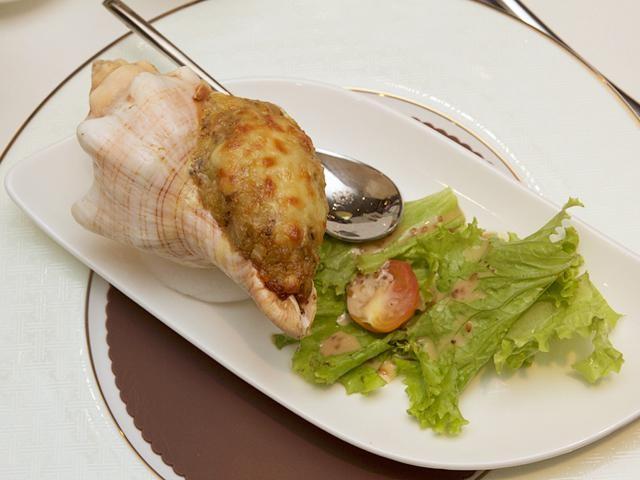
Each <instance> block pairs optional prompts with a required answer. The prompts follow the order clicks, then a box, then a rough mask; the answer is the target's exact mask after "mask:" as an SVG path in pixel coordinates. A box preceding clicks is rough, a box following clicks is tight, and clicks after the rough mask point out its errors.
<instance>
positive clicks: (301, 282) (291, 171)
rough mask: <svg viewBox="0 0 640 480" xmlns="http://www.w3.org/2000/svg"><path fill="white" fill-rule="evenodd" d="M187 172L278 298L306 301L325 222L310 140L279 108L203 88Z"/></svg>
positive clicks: (319, 169)
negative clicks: (198, 128)
mask: <svg viewBox="0 0 640 480" xmlns="http://www.w3.org/2000/svg"><path fill="white" fill-rule="evenodd" d="M195 99H196V100H197V101H198V103H199V105H200V132H199V138H198V146H197V148H196V150H195V152H194V155H193V161H192V168H191V173H192V177H193V179H194V181H195V183H196V185H197V186H198V190H199V194H200V198H201V200H202V202H203V204H204V206H205V208H207V209H208V210H210V211H211V213H212V215H213V217H214V218H215V219H216V221H217V222H218V223H219V224H220V226H221V227H222V228H223V229H224V230H225V232H226V233H227V235H228V236H229V238H230V240H231V242H232V243H233V244H234V245H235V246H236V247H237V248H238V249H239V250H240V251H241V252H242V254H243V255H244V256H245V257H246V258H247V259H249V260H250V261H251V262H253V264H254V265H255V266H256V268H257V270H258V272H259V274H260V276H261V278H262V280H263V281H264V283H265V285H266V286H267V288H269V289H270V290H272V291H273V292H275V293H276V294H278V295H279V296H280V297H281V298H285V297H287V296H289V295H295V296H296V298H297V299H298V300H302V301H304V300H306V299H307V298H308V296H309V294H310V293H311V290H312V287H313V276H314V274H315V270H316V267H317V265H318V249H319V247H320V244H321V242H322V237H323V235H324V231H325V227H326V218H327V209H328V207H327V202H326V197H325V194H324V186H325V183H324V175H323V169H322V165H321V164H320V161H319V160H318V159H317V157H316V156H315V150H314V147H313V143H312V142H311V139H310V138H309V137H308V136H307V135H306V134H305V133H304V131H302V129H301V128H300V127H299V126H298V124H297V123H296V122H295V121H294V120H293V119H291V118H290V117H289V116H288V115H287V114H286V113H285V112H283V111H282V110H281V109H280V108H279V107H277V106H276V105H273V104H271V103H267V102H260V101H256V100H248V99H244V98H239V97H233V96H228V95H224V94H219V93H213V92H211V91H210V90H209V89H208V87H205V86H204V85H203V86H201V87H200V88H198V90H197V92H196V95H195Z"/></svg>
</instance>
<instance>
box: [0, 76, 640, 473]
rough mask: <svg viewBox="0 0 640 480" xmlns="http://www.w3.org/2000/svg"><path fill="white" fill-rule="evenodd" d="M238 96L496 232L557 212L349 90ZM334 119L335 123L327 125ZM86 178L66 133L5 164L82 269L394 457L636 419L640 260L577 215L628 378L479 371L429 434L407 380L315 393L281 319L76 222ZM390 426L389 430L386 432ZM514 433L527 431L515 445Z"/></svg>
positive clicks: (490, 457) (316, 418)
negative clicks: (168, 270)
mask: <svg viewBox="0 0 640 480" xmlns="http://www.w3.org/2000/svg"><path fill="white" fill-rule="evenodd" d="M230 85H231V86H232V88H233V90H234V91H235V92H237V93H238V94H240V95H243V96H248V97H253V98H256V97H258V98H262V99H265V100H270V101H273V102H275V103H277V104H279V105H281V106H282V107H284V108H285V109H286V110H287V111H288V112H289V113H290V114H291V115H292V116H293V117H294V118H296V119H297V120H298V122H299V123H300V124H301V126H302V127H303V128H304V129H305V130H306V131H307V132H308V133H309V135H310V136H311V137H312V138H313V139H314V141H315V144H316V145H317V146H318V147H321V148H325V149H328V150H331V151H337V152H341V153H344V154H346V155H349V156H352V157H355V158H359V159H364V160H366V161H367V162H368V163H370V164H372V165H373V166H375V167H377V168H380V169H381V170H383V171H385V172H386V173H387V174H389V175H390V176H391V177H392V178H393V179H394V180H395V181H396V182H397V184H398V185H399V186H400V188H401V190H402V193H403V195H404V196H405V198H407V199H412V198H418V197H421V196H424V195H426V194H428V193H432V192H435V191H437V190H439V189H441V188H443V186H444V185H451V186H452V187H453V188H454V189H456V190H457V192H458V194H459V195H460V197H461V205H462V208H463V210H464V211H465V212H466V213H467V215H468V216H469V217H472V216H475V217H477V218H478V220H479V222H480V224H481V225H483V226H485V227H486V228H488V229H495V230H506V229H509V230H512V231H516V232H518V233H520V234H525V233H528V232H531V231H533V230H535V229H537V228H538V227H539V226H540V225H542V224H543V223H544V222H545V221H546V220H547V219H548V218H550V217H551V216H552V215H553V214H554V213H555V211H556V210H557V207H554V206H553V205H551V204H549V203H547V202H546V201H545V200H543V199H541V198H540V197H539V196H537V195H535V194H534V193H532V192H531V191H530V190H528V189H526V188H524V187H523V186H521V185H519V184H517V183H516V182H514V181H513V180H511V179H509V178H508V177H507V176H506V175H504V174H502V173H499V172H497V171H496V170H495V169H493V168H491V167H490V166H488V165H487V164H486V163H485V162H483V161H482V160H479V159H478V157H476V156H475V155H473V154H472V153H470V152H469V151H468V150H466V149H464V148H462V147H460V146H458V145H457V144H454V143H453V142H450V141H448V140H446V139H445V138H444V137H442V136H441V135H440V134H438V133H436V132H433V131H432V130H430V129H425V128H424V127H423V126H422V125H420V124H419V123H418V122H416V121H414V120H412V119H410V118H407V117H405V116H404V115H402V114H400V113H398V112H396V111H394V110H391V109H390V108H388V107H385V106H383V105H381V104H379V103H376V102H373V101H371V100H369V99H367V98H363V96H362V95H356V94H353V93H350V92H347V91H345V90H344V89H341V88H336V87H331V86H328V85H322V84H317V83H307V82H303V81H287V80H277V79H265V80H245V81H237V82H233V83H231V84H230ZM328 119H329V121H328ZM90 182H91V160H90V159H89V158H88V157H87V156H86V155H85V154H84V153H83V152H82V150H81V149H80V148H79V146H78V145H77V143H76V142H75V140H74V139H68V140H66V141H64V142H62V143H60V144H58V145H56V146H54V147H52V148H50V149H48V150H46V151H44V152H42V153H40V154H37V155H35V156H33V157H31V158H30V159H27V160H25V161H23V162H21V163H19V164H18V165H17V166H16V167H14V169H12V171H10V172H9V174H8V176H7V179H6V186H7V190H8V192H9V194H10V195H11V197H12V198H13V199H14V201H16V202H17V203H18V204H19V205H20V206H21V207H22V208H23V209H24V210H25V211H26V212H27V214H28V215H29V216H30V217H31V218H32V219H33V220H34V221H35V222H36V223H37V224H38V225H39V226H40V227H41V228H42V229H43V230H45V232H46V233H48V234H49V235H50V236H51V237H52V238H53V239H54V240H56V241H57V242H58V243H60V244H61V245H62V246H63V247H64V248H66V249H67V250H68V251H70V252H71V253H72V254H73V255H75V256H76V257H77V258H78V259H80V260H81V261H82V262H84V263H85V264H86V265H87V266H89V267H90V268H92V269H93V270H95V271H96V272H98V273H99V274H100V275H101V276H103V277H104V278H106V279H107V280H108V281H109V282H110V283H112V284H113V285H115V286H116V287H117V288H119V289H120V290H121V291H123V292H124V293H126V294H127V295H128V296H130V297H131V298H132V299H134V300H135V301H136V302H138V303H139V304H140V305H142V306H143V307H144V308H146V309H147V310H148V311H149V312H151V313H152V314H154V315H155V316H157V317H158V318H159V319H161V320H162V321H163V322H165V323H166V324H167V325H168V326H170V327H171V328H173V329H174V330H175V331H177V332H178V333H179V334H181V335H182V336H184V337H185V338H187V339H188V340H189V341H191V342H192V343H194V344H195V345H196V346H198V347H199V348H201V349H202V350H203V351H205V352H206V353H208V354H209V355H211V356H212V357H213V358H215V359H216V360H217V361H219V362H220V363H221V364H223V365H224V366H226V367H227V368H229V369H230V370H231V371H233V372H234V373H236V374H237V375H239V376H240V377H242V378H243V379H244V380H246V381H247V382H249V383H251V384H252V385H254V386H255V387H256V388H258V389H260V390H261V391H263V392H264V393H265V394H267V395H269V396H270V397H272V398H273V399H275V400H276V401H278V402H280V403H282V404H283V405H284V406H286V407H287V408H289V409H290V410H292V411H293V412H295V413H297V414H298V415H300V416H302V417H304V418H306V419H307V420H309V421H310V422H312V423H314V424H316V425H318V426H319V427H321V428H323V429H325V430H327V431H328V432H330V433H332V434H334V435H336V436H338V437H340V438H342V439H343V440H346V441H348V442H350V443H353V444H354V445H357V446H359V447H361V448H363V449H366V450H369V451H371V452H373V453H377V454H379V455H382V456H386V457H389V458H392V459H395V460H398V461H402V462H406V463H411V464H414V465H421V466H427V467H437V468H449V469H479V468H496V467H504V466H510V465H518V464H524V463H529V462H533V461H537V460H541V459H544V458H548V457H551V456H555V455H559V454H561V453H564V452H567V451H570V450H573V449H575V448H578V447H579V446H581V445H585V444H587V443H589V442H592V441H594V440H596V439H598V438H600V437H602V436H603V435H605V434H607V433H609V432H611V431H613V430H615V429H616V428H619V427H620V426H622V425H624V424H626V423H628V422H629V421H631V420H632V419H633V418H635V417H637V416H638V414H640V404H638V403H637V402H636V401H635V399H636V398H637V396H638V394H639V393H640V386H638V384H637V382H635V381H634V379H635V378H637V376H638V375H640V351H638V349H637V348H635V341H634V338H637V336H638V335H640V323H639V322H638V321H639V320H640V298H639V297H638V296H637V295H635V291H634V285H636V284H637V282H638V281H639V280H640V260H639V259H638V258H637V257H635V256H634V255H633V254H631V253H630V252H628V251H626V250H625V249H624V248H623V247H620V246H618V245H616V244H615V243H613V242H612V241H611V240H608V239H607V238H605V237H604V236H602V235H600V234H599V233H597V232H596V231H594V230H593V229H591V228H590V227H587V226H586V225H584V224H582V223H580V222H576V223H577V224H578V228H579V230H580V233H581V237H582V247H581V250H582V252H583V254H584V256H585V258H586V261H587V265H588V267H589V270H590V272H591V275H592V278H593V280H594V282H595V283H596V284H597V285H598V287H599V288H600V289H601V290H602V291H603V293H604V294H605V296H607V298H608V299H609V300H610V302H611V303H612V305H613V306H615V308H616V309H618V310H620V311H623V312H625V313H626V315H627V316H626V318H625V319H624V320H623V321H621V322H620V325H619V327H618V329H617V331H616V332H615V334H614V338H613V340H614V342H615V343H616V344H617V346H618V347H619V348H620V349H621V350H622V351H623V352H624V354H625V356H626V359H627V361H626V364H625V366H624V370H623V373H622V374H621V375H619V376H614V377H613V378H611V379H609V380H607V381H605V382H602V384H601V385H599V386H598V387H597V388H593V387H590V386H587V385H586V384H584V383H583V382H581V381H577V380H576V379H575V378H573V377H572V376H570V375H569V367H568V365H567V362H566V358H564V357H559V358H564V360H565V361H564V362H551V363H550V364H545V365H544V366H539V367H534V368H531V369H529V370H527V371H526V373H525V374H523V375H518V376H513V377H511V378H510V379H508V380H507V379H504V378H499V377H497V376H495V375H491V374H485V375H480V378H477V379H476V380H475V381H474V382H472V384H471V385H470V386H469V387H468V390H467V392H466V393H465V395H464V396H463V397H462V403H461V408H462V411H463V412H464V414H465V415H466V416H467V418H468V419H469V420H470V422H471V423H470V425H469V426H467V427H466V428H465V430H464V432H463V434H462V435H460V436H459V437H457V438H446V437H440V436H436V435H434V434H433V433H432V432H429V431H422V430H420V429H419V428H418V426H417V424H416V423H415V422H414V421H413V420H412V419H411V418H410V417H408V416H407V415H406V413H405V410H406V408H407V400H406V398H405V395H404V392H403V386H402V384H401V383H400V382H395V383H393V384H392V385H390V386H389V387H387V388H385V389H384V390H383V391H382V392H380V394H379V395H373V396H371V397H361V396H346V395H345V394H344V391H343V389H342V387H341V386H334V387H333V388H330V389H320V388H316V387H314V386H313V385H309V384H307V383H305V382H304V381H303V380H302V379H301V378H299V377H297V376H296V375H295V374H293V373H292V372H291V369H290V357H291V354H292V350H291V348H288V349H285V350H283V351H278V350H276V349H275V348H274V347H273V345H272V344H271V341H270V334H271V333H272V332H273V327H272V326H271V325H270V324H269V323H268V322H267V321H266V320H265V319H264V317H263V316H262V315H261V314H260V313H259V312H258V311H257V309H256V308H255V307H254V305H253V304H252V303H250V302H242V303H236V304H227V305H220V304H218V305H212V304H206V303H202V302H199V301H197V300H194V299H192V298H189V297H185V296H183V295H180V294H178V293H176V292H174V291H172V290H170V289H168V288H167V287H165V286H164V285H163V284H162V283H161V282H159V281H158V280H157V279H156V278H155V277H154V276H153V274H152V273H150V272H149V271H148V270H147V269H146V268H144V266H143V264H142V263H141V262H140V260H139V257H138V255H137V252H136V251H134V250H132V249H130V248H127V247H123V246H120V245H117V244H115V243H114V242H111V241H109V240H106V239H104V238H102V237H98V236H96V235H93V234H91V233H89V232H87V231H85V230H83V229H82V228H81V227H80V226H79V225H77V224H75V222H74V221H73V219H72V217H71V215H70V207H71V204H72V203H73V201H74V200H76V199H77V198H79V197H80V196H81V195H82V194H83V193H84V192H85V191H86V190H87V189H88V186H89V184H90ZM390 432H392V434H390ZM516 439H518V440H516Z"/></svg>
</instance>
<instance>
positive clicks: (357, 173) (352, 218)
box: [316, 150, 402, 242]
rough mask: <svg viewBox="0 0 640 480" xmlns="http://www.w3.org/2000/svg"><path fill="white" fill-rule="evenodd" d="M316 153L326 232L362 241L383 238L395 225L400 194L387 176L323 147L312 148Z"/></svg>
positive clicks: (399, 212)
mask: <svg viewBox="0 0 640 480" xmlns="http://www.w3.org/2000/svg"><path fill="white" fill-rule="evenodd" d="M316 155H317V156H318V158H319V159H320V161H321V162H322V164H323V165H324V177H325V181H326V187H325V193H326V195H327V203H328V204H329V214H328V216H327V233H328V234H329V235H331V236H332V237H335V238H338V239H340V240H343V241H346V242H365V241H369V240H377V239H379V238H383V237H385V236H387V235H388V234H389V233H390V232H392V231H393V230H394V229H395V228H396V226H397V225H398V221H399V220H400V215H401V214H402V197H401V196H400V191H399V190H398V187H397V186H396V185H395V184H394V183H393V181H392V180H391V179H390V178H389V177H387V176H386V175H385V174H383V173H382V172H380V171H379V170H377V169H375V168H373V167H372V166H370V165H367V164H365V163H361V162H358V161H357V160H354V159H352V158H348V157H345V156H343V155H338V154H336V153H330V152H326V151H324V150H316Z"/></svg>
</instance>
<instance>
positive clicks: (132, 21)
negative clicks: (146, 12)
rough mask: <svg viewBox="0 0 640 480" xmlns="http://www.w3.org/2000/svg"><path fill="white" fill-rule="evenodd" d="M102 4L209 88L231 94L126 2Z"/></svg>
mask: <svg viewBox="0 0 640 480" xmlns="http://www.w3.org/2000/svg"><path fill="white" fill-rule="evenodd" d="M102 5H104V7H105V8H106V9H107V10H109V11H110V12H111V13H112V14H113V15H114V16H115V17H116V18H117V19H118V20H120V21H121V22H122V23H124V24H125V25H126V26H127V27H128V28H129V30H131V31H132V32H135V33H137V34H138V35H140V36H141V37H142V38H144V39H145V40H146V41H147V42H149V43H150V44H151V45H153V46H154V47H155V48H156V49H158V50H159V51H160V52H161V53H164V54H165V55H166V56H167V57H169V58H170V59H171V60H173V61H174V62H175V63H176V64H178V65H180V66H186V67H189V68H190V69H191V70H193V71H194V72H195V73H196V74H197V75H198V76H199V77H200V78H202V80H204V81H205V82H207V83H208V84H209V85H210V86H211V88H213V89H214V90H215V91H216V92H220V93H225V94H227V95H231V92H230V91H229V90H227V89H226V88H225V87H224V86H223V85H222V84H221V83H220V82H218V81H217V80H216V79H215V78H213V77H212V76H211V75H209V74H208V73H207V72H206V71H204V70H203V69H202V68H201V67H200V66H199V65H198V64H197V63H196V62H194V61H193V60H191V59H190V58H189V57H188V56H187V55H186V54H185V53H184V52H183V51H182V50H180V49H179V48H178V47H176V46H175V45H174V44H173V43H171V41H169V39H168V38H166V37H165V36H164V35H162V34H161V33H160V32H159V31H157V30H156V29H155V28H153V26H152V25H151V24H150V23H149V22H147V21H146V20H145V19H144V18H142V17H141V16H140V15H138V14H137V13H136V12H135V11H134V10H132V9H131V7H129V6H128V5H127V4H125V3H124V2H121V1H120V0H104V2H102Z"/></svg>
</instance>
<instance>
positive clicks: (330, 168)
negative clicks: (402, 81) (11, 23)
mask: <svg viewBox="0 0 640 480" xmlns="http://www.w3.org/2000/svg"><path fill="white" fill-rule="evenodd" d="M103 5H104V6H105V7H106V8H107V10H109V11H110V12H111V13H113V14H114V15H115V16H116V17H117V18H118V19H119V20H120V21H121V22H122V23H124V24H125V25H126V26H127V27H128V28H129V30H131V31H132V32H134V33H137V34H138V35H140V36H141V37H142V38H144V39H145V40H146V41H148V42H149V43H150V44H151V45H153V46H154V47H156V48H157V49H158V50H159V51H160V52H162V53H163V54H165V55H166V56H167V57H169V58H170V59H171V60H173V61H174V62H175V63H177V64H178V65H180V66H187V67H189V68H191V69H192V70H193V71H194V72H195V73H196V74H197V75H198V76H199V77H200V78H202V79H203V80H204V81H205V82H207V83H208V84H209V85H210V86H211V88H213V89H214V90H215V91H217V92H220V93H225V94H227V95H232V93H231V92H230V91H229V90H227V89H226V88H225V87H224V86H223V85H222V84H221V83H219V82H218V81H217V80H216V79H215V78H213V77H212V76H211V75H209V74H208V73H207V72H205V71H204V70H203V69H202V68H201V67H199V66H198V65H197V64H196V63H195V62H194V61H193V60H191V59H190V58H189V57H188V56H187V55H185V54H184V53H183V52H182V51H181V50H180V49H179V48H178V47H176V46H175V45H174V44H173V43H171V42H170V41H169V40H168V39H167V38H165V37H164V36H163V35H162V34H161V33H160V32H158V31H157V30H156V29H155V28H153V26H151V24H149V23H148V22H147V21H146V20H144V19H143V18H142V17H140V15H138V14H137V13H136V12H134V11H133V10H132V9H131V8H130V7H128V6H127V5H126V4H125V3H124V2H121V1H120V0H105V1H104V2H103ZM316 153H317V155H318V158H319V159H320V160H321V161H322V164H323V165H324V169H325V180H326V183H327V187H326V189H325V193H326V196H327V202H328V203H329V215H328V217H327V233H328V234H329V235H331V236H332V237H335V238H338V239H339V240H344V241H347V242H366V241H369V240H376V239H379V238H382V237H385V236H387V235H389V234H390V233H391V232H392V231H393V230H394V229H395V228H396V226H397V225H398V221H399V220H400V215H401V213H402V197H401V195H400V191H399V190H398V187H397V186H396V185H395V184H394V183H393V182H392V181H391V179H390V178H389V177H387V176H386V175H385V174H383V173H382V172H380V171H379V170H376V169H375V168H373V167H371V166H369V165H366V164H364V163H361V162H359V161H357V160H355V159H352V158H347V157H345V156H343V155H338V154H336V153H333V152H327V151H324V150H316Z"/></svg>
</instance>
